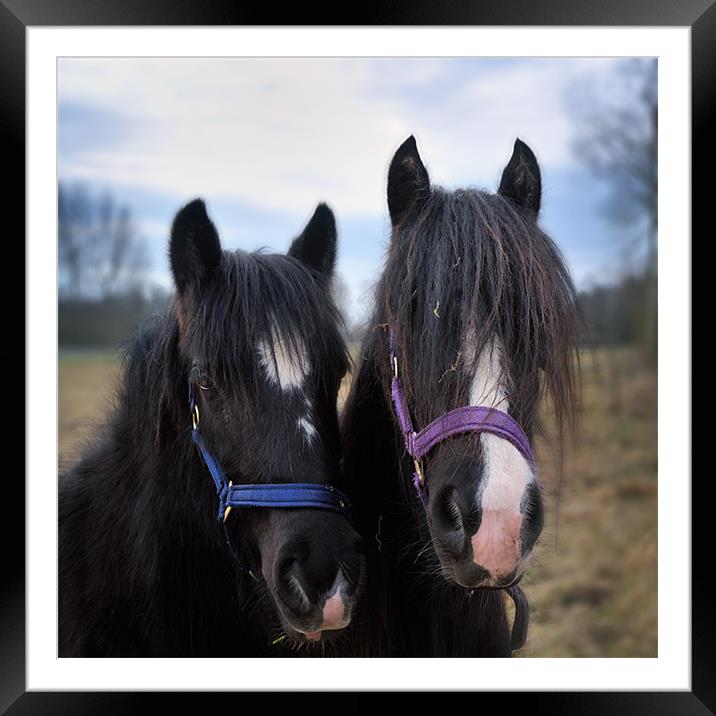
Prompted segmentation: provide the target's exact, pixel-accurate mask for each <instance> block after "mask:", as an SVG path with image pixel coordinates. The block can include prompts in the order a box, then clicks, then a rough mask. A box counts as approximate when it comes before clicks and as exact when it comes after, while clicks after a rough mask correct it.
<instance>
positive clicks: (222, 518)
mask: <svg viewBox="0 0 716 716" xmlns="http://www.w3.org/2000/svg"><path fill="white" fill-rule="evenodd" d="M189 410H190V412H191V422H192V431H191V439H192V440H193V441H194V444H195V445H196V446H197V448H199V452H200V454H201V456H202V458H203V459H204V462H205V463H206V466H207V468H209V473H210V474H211V477H212V479H213V480H214V485H215V487H216V494H217V495H218V497H219V512H218V516H217V519H218V520H219V522H226V520H227V518H228V516H229V513H230V512H231V510H232V509H233V508H234V507H237V508H238V507H265V508H275V507H280V508H292V509H293V508H298V507H304V508H310V509H318V510H330V511H331V512H338V513H339V514H342V515H345V516H346V517H347V516H348V515H349V511H350V505H349V502H348V498H347V497H346V496H345V495H344V494H343V493H342V492H340V491H339V490H337V489H336V488H335V487H331V486H330V485H319V484H314V483H306V482H289V483H271V484H248V485H234V484H233V483H232V482H230V481H229V480H227V478H226V474H225V473H224V470H223V469H222V467H221V465H220V464H219V461H218V460H217V459H216V457H214V455H213V454H212V453H211V452H210V451H209V450H208V448H207V447H206V445H205V444H204V439H203V437H202V435H201V432H200V431H199V406H198V404H197V402H196V393H195V389H194V382H193V381H192V380H190V381H189Z"/></svg>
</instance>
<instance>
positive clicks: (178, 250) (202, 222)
mask: <svg viewBox="0 0 716 716" xmlns="http://www.w3.org/2000/svg"><path fill="white" fill-rule="evenodd" d="M169 261H170V263H171V267H172V274H173V275H174V283H175V284H176V287H177V289H178V291H179V293H182V292H183V291H184V290H185V289H186V287H187V286H188V285H189V284H192V283H194V284H198V283H201V281H203V280H205V279H206V278H208V277H209V276H210V275H211V274H212V272H213V271H214V269H215V268H216V267H217V266H218V265H219V262H220V261H221V243H220V242H219V235H218V234H217V233H216V228H215V227H214V224H213V223H212V222H211V219H209V217H208V215H207V213H206V206H205V205H204V202H203V201H202V200H201V199H195V200H194V201H192V202H190V203H189V204H187V205H186V206H185V207H184V208H183V209H181V210H180V211H179V212H178V213H177V215H176V216H175V217H174V223H173V224H172V234H171V239H170V240H169Z"/></svg>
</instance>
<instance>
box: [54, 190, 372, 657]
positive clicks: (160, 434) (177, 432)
mask: <svg viewBox="0 0 716 716" xmlns="http://www.w3.org/2000/svg"><path fill="white" fill-rule="evenodd" d="M335 258H336V225H335V219H334V216H333V213H332V212H331V210H330V209H329V208H328V207H327V206H326V205H325V204H320V205H319V206H318V207H317V208H316V210H315V213H314V214H313V216H312V218H311V219H310V221H309V222H308V224H307V225H306V227H305V229H304V230H303V232H302V233H301V234H300V235H299V236H298V237H297V238H296V239H295V240H294V241H293V243H292V244H291V246H290V249H289V251H288V253H287V254H286V255H284V254H278V253H276V254H271V253H267V252H266V251H265V250H259V251H256V252H253V253H248V252H244V251H235V252H229V251H224V250H223V249H222V247H221V243H220V240H219V236H218V233H217V230H216V228H215V226H214V224H213V223H212V221H211V219H210V218H209V217H208V215H207V211H206V206H205V204H204V202H203V201H202V200H201V199H196V200H194V201H192V202H191V203H189V204H187V205H186V206H185V207H184V208H182V209H181V210H180V211H179V212H178V213H177V215H176V217H175V218H174V221H173V224H172V228H171V236H170V241H169V260H170V264H171V271H172V275H173V281H174V284H175V288H176V291H175V294H174V296H173V298H172V300H171V302H170V304H169V306H168V308H167V310H166V312H165V313H163V314H160V315H157V316H155V317H152V318H150V319H148V320H147V321H145V322H144V323H143V324H141V326H140V328H139V329H138V330H137V332H136V335H135V336H134V338H133V340H132V341H131V343H130V345H129V346H128V350H127V352H126V356H125V366H124V373H123V378H122V380H121V384H120V386H119V388H118V391H117V395H116V399H115V405H114V407H113V409H112V411H111V413H110V414H109V417H108V419H107V420H106V423H105V424H104V425H102V427H101V428H100V429H99V430H98V432H97V434H96V435H95V436H94V438H93V440H92V441H91V443H90V444H89V445H88V447H87V448H86V450H85V452H84V454H83V455H82V457H81V459H80V461H79V462H78V464H77V465H76V466H74V467H73V468H72V469H71V470H70V471H69V472H67V473H65V474H63V475H61V477H60V483H59V630H58V631H59V635H58V642H59V643H58V647H59V655H60V656H61V657H77V656H92V657H96V656H125V657H128V656H277V655H278V656H293V655H294V654H295V655H304V654H305V655H321V654H323V653H330V648H331V641H332V638H333V637H335V636H337V635H339V634H341V633H342V634H344V635H345V632H343V631H342V630H344V629H345V628H346V627H348V625H349V623H350V621H351V616H352V611H353V608H354V606H355V604H356V602H357V601H358V600H359V598H360V595H361V591H362V589H363V584H364V581H365V558H364V555H363V553H362V551H361V546H360V538H359V536H358V534H357V533H356V532H355V531H354V529H353V528H352V526H351V524H350V522H349V521H348V519H347V511H348V509H349V506H348V505H347V504H346V502H345V499H344V496H343V494H342V492H341V491H340V489H339V488H340V486H341V476H340V470H339V467H340V466H339V461H340V436H339V427H338V417H337V409H336V398H337V393H338V389H339V385H340V383H341V380H342V377H343V376H344V374H345V373H346V370H347V368H348V354H347V351H346V346H345V343H344V340H343V328H342V319H341V318H340V316H339V313H338V311H337V309H336V306H335V304H334V302H333V300H332V298H331V278H332V274H333V270H334V264H335ZM212 481H213V482H214V483H216V484H212ZM217 496H218V502H219V507H218V517H217ZM334 641H336V640H334ZM337 641H340V639H338V640H337Z"/></svg>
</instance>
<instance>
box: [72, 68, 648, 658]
mask: <svg viewBox="0 0 716 716" xmlns="http://www.w3.org/2000/svg"><path fill="white" fill-rule="evenodd" d="M58 87H59V89H58V218H59V232H58V233H59V236H58V241H59V252H58V262H59V266H58V318H59V386H60V387H59V393H60V395H59V400H60V403H59V466H60V469H65V468H66V467H68V466H69V465H71V464H72V463H73V462H74V461H75V460H76V459H77V458H78V457H79V453H80V451H81V446H82V443H83V441H85V440H86V439H87V438H88V437H89V435H90V434H91V432H92V428H93V426H94V424H95V423H96V422H97V421H99V420H101V419H102V418H103V416H104V415H105V414H106V412H107V410H108V408H109V406H110V405H111V399H112V395H113V390H114V387H115V381H116V378H117V376H118V372H119V371H120V369H121V362H120V355H121V353H120V350H121V347H122V345H123V344H126V342H127V341H128V340H129V339H130V338H131V335H132V331H133V329H134V327H135V326H136V325H137V324H138V323H139V322H140V321H141V320H143V319H144V318H145V317H147V316H148V315H150V314H152V313H154V312H156V311H161V310H164V309H165V308H166V306H167V304H168V300H169V297H170V296H171V291H172V287H171V277H170V273H169V268H168V261H167V241H168V234H169V227H170V225H171V220H172V218H173V216H174V214H175V213H176V211H177V210H178V209H179V208H180V207H181V206H182V205H183V204H185V203H186V202H187V201H188V200H190V199H192V198H193V197H195V196H201V197H202V198H204V199H205V200H206V202H207V206H208V209H209V213H210V215H211V216H212V218H213V219H214V221H215V223H216V225H217V228H218V231H219V234H220V236H221V240H222V244H223V246H224V248H228V249H231V248H241V249H247V250H253V249H258V248H262V247H265V248H266V249H268V250H271V251H282V252H283V251H285V250H286V249H287V247H288V245H289V242H290V240H291V239H292V238H293V237H294V236H296V235H297V234H298V233H299V232H300V230H301V229H302V227H303V225H304V223H305V222H306V220H307V219H308V218H309V216H310V215H311V213H312V211H313V209H314V208H315V205H316V204H317V203H318V202H319V201H326V202H327V203H328V204H329V205H330V206H331V207H332V208H333V210H334V212H335V213H336V218H337V221H338V230H339V260H338V272H337V276H336V281H335V285H334V291H335V295H336V300H337V301H338V304H339V306H340V307H341V309H342V311H343V314H344V316H345V319H346V324H347V326H346V328H347V333H348V340H349V342H350V344H351V348H352V351H353V352H355V350H357V346H358V345H359V343H360V340H361V338H362V336H363V334H364V332H365V329H366V325H365V324H366V321H367V319H368V317H369V313H370V309H371V298H372V286H373V282H374V281H375V280H376V279H377V277H378V276H379V274H380V271H381V268H382V262H383V255H384V252H385V248H386V245H387V240H388V236H389V222H388V218H387V211H386V206H385V198H384V197H385V180H386V174H387V167H388V163H389V161H390V158H391V157H392V155H393V152H394V151H395V149H396V148H397V147H398V146H399V145H400V143H401V142H402V141H403V140H404V139H405V138H406V137H407V136H408V135H410V134H414V135H415V137H416V139H417V142H418V147H419V149H420V152H421V155H422V157H423V160H424V161H425V164H426V166H427V167H428V171H429V172H430V176H431V179H432V181H433V183H436V184H441V185H443V186H445V187H448V188H451V187H457V186H476V187H479V188H484V189H487V190H489V191H494V190H495V189H496V187H497V184H498V182H499V178H500V175H501V172H502V169H503V168H504V166H505V164H506V163H507V161H508V160H509V157H510V154H511V151H512V145H513V142H514V139H515V138H516V137H520V138H521V139H522V140H524V141H525V142H527V143H528V144H529V145H530V147H531V148H532V149H533V150H534V152H535V154H536V156H537V158H538V160H539V163H540V166H541V169H542V180H543V201H542V207H543V208H542V211H541V215H540V220H541V224H542V226H543V228H544V229H545V230H546V231H547V233H548V234H549V235H550V236H551V237H552V238H553V239H554V240H555V241H556V242H557V244H558V245H559V246H560V248H561V249H562V251H563V252H564V254H565V257H566V259H567V262H568V264H569V266H570V269H571V271H572V275H573V277H574V280H575V282H576V284H577V287H578V289H579V294H580V301H581V303H582V307H583V309H584V312H585V316H586V318H587V323H588V328H589V331H588V335H586V336H585V339H584V345H583V351H582V366H583V385H584V394H583V403H582V406H581V410H580V418H579V430H578V433H577V437H576V439H575V441H574V442H570V443H568V444H567V445H565V446H564V454H563V455H560V449H559V447H558V446H557V445H556V444H555V441H554V440H552V439H550V436H549V435H548V436H547V437H546V438H545V439H543V440H541V441H538V443H537V452H538V458H539V462H540V466H541V474H542V479H543V482H544V483H545V488H546V489H545V494H546V497H547V509H548V513H547V524H546V527H545V533H544V536H543V537H542V539H541V541H540V543H539V548H538V550H537V553H536V555H535V561H534V562H533V565H532V567H531V568H530V569H529V570H528V573H527V576H526V577H525V580H524V584H525V585H526V586H527V590H526V591H527V593H528V596H529V598H530V602H531V606H532V620H533V621H532V626H531V631H530V638H529V640H528V644H527V646H526V647H525V649H523V650H522V651H521V652H519V655H520V656H632V657H637V656H656V655H657V591H656V576H657V425H656V418H657V390H656V387H657V383H656V367H657V355H656V345H657V343H656V340H657V335H656V327H657V300H656V298H657V62H656V60H654V59H646V58H642V59H582V58H580V59H571V58H564V59H540V58H529V59H493V58H491V59H480V58H475V59H463V58H460V59H453V58H446V59H399V58H391V59H308V58H306V59H302V58H300V59H243V58H226V59H224V58H222V59H194V58H191V59H189V58H187V59H184V58H176V59H156V58H146V59H140V58H137V59H135V58H127V59H115V58H110V59H102V58H81V59H61V60H60V61H59V62H58ZM346 389H347V385H346V386H344V392H345V390H346ZM560 464H561V465H562V469H560ZM560 474H562V475H563V477H562V478H560Z"/></svg>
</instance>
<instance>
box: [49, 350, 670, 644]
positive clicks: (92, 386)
mask: <svg viewBox="0 0 716 716" xmlns="http://www.w3.org/2000/svg"><path fill="white" fill-rule="evenodd" d="M597 358H598V366H599V367H598V370H597V369H595V367H594V366H593V365H592V363H591V361H590V360H589V359H587V360H585V368H584V396H583V406H582V410H581V420H580V426H579V432H578V437H577V440H576V442H575V444H574V445H573V446H572V447H571V448H570V449H568V450H567V452H566V455H565V462H564V476H565V477H564V481H563V485H562V495H561V498H560V500H559V509H558V510H557V495H558V479H557V475H558V458H557V456H556V455H555V454H553V453H554V451H553V449H552V443H551V441H549V440H539V441H538V442H537V445H536V450H537V455H538V460H539V464H540V471H541V476H542V480H543V482H544V484H545V489H544V497H545V500H546V507H547V512H546V514H547V517H546V525H545V532H544V535H543V537H542V538H541V540H540V542H539V543H538V547H537V550H536V554H535V558H534V560H533V562H532V565H531V567H530V569H529V570H528V573H527V575H526V576H525V578H524V580H523V584H524V585H525V587H526V592H527V595H528V597H529V599H530V605H531V619H532V622H531V626H530V633H529V639H528V642H527V645H526V647H525V648H524V649H522V651H520V652H519V656H525V657H537V656H565V657H574V656H576V657H579V656H596V657H608V656H627V657H644V656H647V657H648V656H651V657H653V656H657V591H656V589H657V584H656V576H657V552H656V549H657V473H656V470H657V425H656V405H657V403H656V375H655V373H654V372H653V371H649V370H647V369H646V368H645V367H644V366H643V365H642V364H641V362H640V361H639V358H638V355H637V354H636V353H634V352H632V351H627V350H620V351H603V352H601V353H599V354H598V356H597ZM118 370H119V363H118V362H117V361H116V359H114V358H112V357H110V356H108V355H92V354H87V355H79V354H75V355H63V356H62V357H61V359H60V365H59V377H60V408H59V446H60V447H59V451H60V454H59V463H60V466H61V468H62V467H64V466H66V465H67V464H69V463H70V462H71V461H72V460H74V459H76V457H77V454H78V451H79V450H80V447H81V444H82V442H83V440H85V439H86V437H87V436H88V434H90V432H91V430H92V427H93V425H94V424H95V423H96V421H97V420H99V419H101V418H102V416H103V414H104V412H105V411H106V409H107V406H108V405H109V401H110V399H111V396H112V393H113V386H114V381H115V380H116V377H117V373H118ZM347 388H348V381H346V382H345V383H344V386H343V388H342V390H341V396H340V398H339V402H340V403H342V400H343V399H344V398H345V395H346V393H347ZM548 422H549V421H548ZM557 518H558V519H557Z"/></svg>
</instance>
